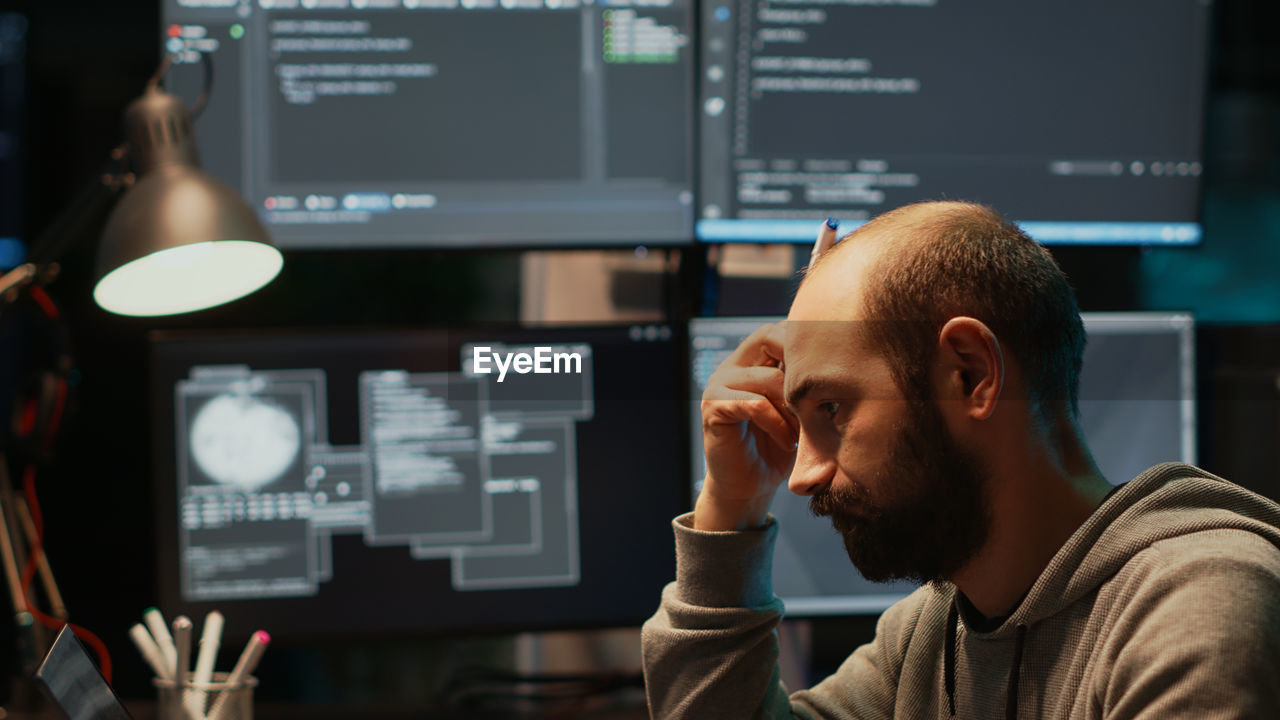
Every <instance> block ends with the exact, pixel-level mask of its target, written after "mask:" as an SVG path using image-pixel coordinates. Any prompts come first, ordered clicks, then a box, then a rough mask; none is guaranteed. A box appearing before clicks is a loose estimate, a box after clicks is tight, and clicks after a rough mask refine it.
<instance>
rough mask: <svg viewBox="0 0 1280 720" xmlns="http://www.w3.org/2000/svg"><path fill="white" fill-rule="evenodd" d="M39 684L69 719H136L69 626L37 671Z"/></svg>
mask: <svg viewBox="0 0 1280 720" xmlns="http://www.w3.org/2000/svg"><path fill="white" fill-rule="evenodd" d="M36 684H37V685H39V686H40V688H41V689H42V690H43V691H44V694H45V696H46V697H48V698H49V700H50V701H51V702H52V703H53V704H54V705H56V706H57V707H59V708H61V710H62V714H63V715H64V716H65V717H66V718H67V720H133V716H131V715H130V714H129V712H128V711H127V710H125V709H124V705H123V704H121V703H120V698H118V697H116V694H115V691H114V690H112V689H111V686H110V685H108V684H107V680H106V678H104V677H102V673H100V672H98V667H97V666H96V665H94V663H93V660H92V658H90V657H89V653H88V652H87V651H85V649H84V645H82V644H81V643H80V639H79V638H77V637H76V634H75V633H74V632H72V630H71V627H70V626H64V627H63V628H62V630H61V631H60V632H59V633H58V637H57V638H55V639H54V641H53V645H52V646H51V647H50V648H49V652H48V654H46V655H45V656H44V661H43V662H42V663H40V667H39V668H37V669H36Z"/></svg>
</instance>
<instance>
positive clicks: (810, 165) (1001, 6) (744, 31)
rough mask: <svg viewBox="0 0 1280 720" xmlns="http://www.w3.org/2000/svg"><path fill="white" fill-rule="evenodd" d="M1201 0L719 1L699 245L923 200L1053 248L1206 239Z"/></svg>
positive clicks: (708, 6) (764, 235)
mask: <svg viewBox="0 0 1280 720" xmlns="http://www.w3.org/2000/svg"><path fill="white" fill-rule="evenodd" d="M1210 13H1211V7H1210V3H1209V2H1206V1H1205V0H1137V1H1136V2H1124V3H1114V2H1107V1H1106V0H1086V1H1085V2H1080V1H1079V0H1050V1H1049V2H1033V3H1027V2H1019V1H1018V0H972V1H970V2H948V1H947V0H875V1H874V2H870V1H866V2H864V1H861V0H855V1H850V2H830V1H829V0H763V1H761V2H755V1H753V0H737V1H734V0H708V1H707V2H705V3H704V4H703V5H702V10H701V20H702V23H701V26H700V27H701V39H702V43H701V62H700V79H701V82H702V85H701V97H700V100H701V103H700V111H701V115H702V118H701V142H700V151H699V152H700V157H701V160H700V167H701V170H700V172H701V174H700V178H699V198H698V221H697V235H698V237H699V238H700V239H701V240H705V241H712V242H723V241H757V242H775V241H785V240H790V241H799V242H812V241H813V236H814V233H815V232H816V228H817V223H818V222H819V221H820V220H822V219H823V218H825V217H837V218H840V220H841V221H842V227H843V228H844V229H847V230H852V229H853V228H854V227H856V225H857V224H859V222H861V221H863V220H866V219H867V218H869V217H871V216H874V215H877V214H879V213H880V212H882V211H884V210H888V209H891V208H894V207H898V206H900V205H904V204H907V203H910V202H915V201H919V200H938V199H953V200H968V201H974V202H981V203H986V204H989V205H991V206H993V207H995V208H997V209H998V210H1000V211H1001V212H1002V213H1003V214H1005V215H1006V216H1007V217H1009V218H1011V219H1013V220H1016V221H1018V222H1019V223H1021V224H1022V226H1023V227H1024V228H1025V229H1026V230H1027V232H1028V233H1029V234H1030V235H1031V236H1032V237H1034V238H1036V239H1037V240H1039V241H1041V242H1044V243H1052V244H1071V243H1084V244H1177V245H1184V244H1193V243H1196V242H1198V241H1199V239H1200V235H1201V228H1200V225H1199V223H1198V217H1199V213H1198V204H1199V201H1198V196H1199V186H1200V176H1201V173H1202V171H1203V164H1202V159H1201V158H1202V154H1201V141H1202V138H1201V135H1202V126H1203V118H1202V114H1203V102H1204V95H1205V85H1206V74H1207V58H1208V50H1207V48H1208V37H1209V32H1208V31H1209V23H1210Z"/></svg>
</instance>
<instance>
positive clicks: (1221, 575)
mask: <svg viewBox="0 0 1280 720" xmlns="http://www.w3.org/2000/svg"><path fill="white" fill-rule="evenodd" d="M1107 585H1109V586H1111V590H1112V591H1113V592H1116V593H1117V594H1118V596H1119V598H1125V600H1120V602H1121V603H1122V604H1137V605H1142V604H1144V601H1146V602H1152V603H1167V602H1169V601H1170V600H1171V599H1174V598H1176V597H1181V598H1186V599H1188V600H1192V599H1194V601H1196V602H1199V601H1201V600H1203V599H1205V598H1206V597H1210V596H1216V597H1220V598H1223V599H1226V598H1231V599H1232V600H1233V602H1235V603H1236V604H1238V605H1243V603H1245V602H1247V601H1249V600H1251V599H1252V600H1253V601H1254V602H1255V603H1262V604H1265V605H1268V606H1270V607H1272V608H1280V595H1276V594H1275V592H1276V591H1280V546H1277V544H1276V543H1275V541H1274V540H1273V539H1271V538H1268V537H1265V536H1262V535H1259V534H1257V533H1255V532H1251V531H1249V530H1244V529H1239V528H1212V529H1203V530H1197V531H1195V532H1188V533H1185V534H1181V535H1176V536H1173V537H1166V538H1163V539H1160V540H1156V541H1154V542H1152V543H1151V544H1150V545H1148V546H1147V547H1146V548H1144V549H1142V550H1140V551H1138V552H1136V553H1135V554H1134V555H1133V556H1132V557H1131V558H1130V559H1129V562H1127V563H1126V564H1125V565H1124V566H1123V567H1122V568H1121V569H1120V571H1119V572H1118V573H1117V574H1116V576H1115V577H1114V578H1112V580H1111V581H1110V582H1109V583H1107ZM1104 592H1105V591H1104ZM1117 599H1118V598H1117ZM1242 609H1243V607H1242Z"/></svg>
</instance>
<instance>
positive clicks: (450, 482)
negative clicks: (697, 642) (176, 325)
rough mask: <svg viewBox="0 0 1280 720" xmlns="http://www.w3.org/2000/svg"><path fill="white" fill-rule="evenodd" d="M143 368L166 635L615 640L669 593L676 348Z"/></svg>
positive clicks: (249, 342)
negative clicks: (201, 627) (574, 633)
mask: <svg viewBox="0 0 1280 720" xmlns="http://www.w3.org/2000/svg"><path fill="white" fill-rule="evenodd" d="M151 345H152V353H151V357H152V377H153V388H152V390H153V426H154V433H155V449H156V471H155V476H156V479H157V498H158V499H159V504H158V507H159V510H158V513H157V517H158V519H159V523H158V532H157V538H158V547H159V562H160V568H159V573H158V576H159V580H160V600H161V604H160V607H162V608H164V610H165V612H166V613H167V614H170V615H176V614H178V613H180V612H181V613H185V614H187V615H189V616H191V617H203V615H204V613H206V612H208V611H209V610H211V609H215V608H216V609H218V610H220V611H221V612H222V613H223V614H224V615H225V616H226V617H227V621H228V623H231V624H230V625H229V627H238V628H241V629H242V630H243V631H244V632H251V631H252V630H255V629H258V628H262V629H266V630H267V631H269V632H271V633H272V634H277V633H279V634H281V636H283V637H298V636H324V635H330V636H332V635H349V634H354V633H365V634H367V633H375V634H376V633H379V632H387V633H389V632H404V631H409V632H424V633H425V632H464V631H466V632H470V631H485V630H505V631H515V630H525V629H537V628H552V627H583V626H598V627H602V626H624V625H632V624H639V623H640V622H641V621H642V620H643V619H644V618H645V617H647V616H648V615H649V614H651V613H652V612H653V603H654V602H655V598H657V597H658V595H659V594H660V592H661V588H662V586H663V584H664V583H666V582H668V581H669V580H670V579H671V578H672V577H673V573H674V562H673V556H674V550H673V548H672V540H671V530H670V521H671V518H672V517H674V516H675V515H677V514H678V513H680V512H682V511H683V510H684V509H686V508H687V507H688V498H687V489H688V479H687V476H686V474H685V473H686V472H687V464H686V463H685V461H684V459H683V458H684V457H685V455H684V452H685V449H686V445H685V432H684V430H683V429H682V427H681V426H680V423H679V422H676V421H675V420H676V419H677V418H680V417H681V403H682V400H681V399H680V398H681V397H682V396H681V395H680V394H679V393H680V383H678V382H674V381H673V378H679V377H680V375H681V372H680V369H679V368H680V357H681V355H682V353H681V352H680V349H681V348H682V346H683V343H682V342H680V341H679V340H677V339H675V338H673V335H672V331H671V329H670V328H669V327H667V326H658V325H649V326H632V327H616V328H584V329H567V328H557V329H544V330H529V329H526V330H487V329H482V328H470V329H463V330H456V329H455V330H412V331H410V330H387V331H341V332H339V331H335V332H287V333H282V332H273V333H269V334H268V333H259V334H228V333H222V332H201V333H194V334H192V333H186V334H160V335H156V336H154V337H153V339H152V343H151Z"/></svg>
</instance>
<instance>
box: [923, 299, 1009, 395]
mask: <svg viewBox="0 0 1280 720" xmlns="http://www.w3.org/2000/svg"><path fill="white" fill-rule="evenodd" d="M937 371H938V373H939V376H938V377H937V378H936V380H937V381H938V383H937V384H936V385H935V386H934V387H936V388H937V389H938V391H939V392H940V393H941V394H942V399H944V400H948V401H957V402H959V403H960V407H962V408H963V410H964V413H965V415H967V416H968V417H970V418H972V419H974V420H985V419H987V418H989V417H991V414H992V413H994V412H995V409H996V404H997V403H998V402H999V401H1000V393H1001V391H1002V390H1004V353H1003V351H1002V350H1001V348H1000V341H999V340H998V339H996V335H995V333H993V332H991V328H988V327H987V326H986V324H985V323H983V322H982V321H981V320H977V319H974V318H971V317H963V316H962V317H953V318H951V319H950V320H948V321H947V322H946V324H944V325H943V326H942V330H940V331H939V332H938V368H937Z"/></svg>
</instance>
